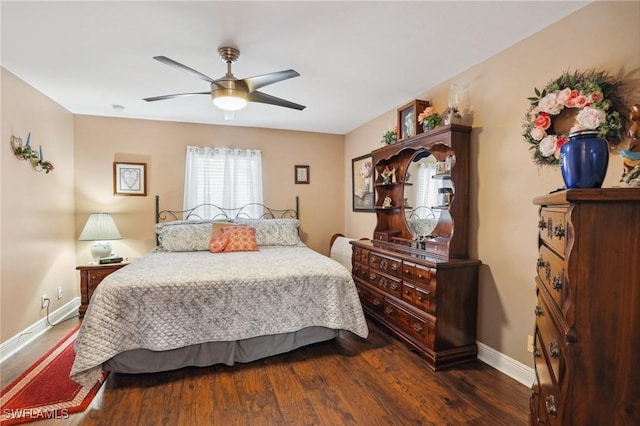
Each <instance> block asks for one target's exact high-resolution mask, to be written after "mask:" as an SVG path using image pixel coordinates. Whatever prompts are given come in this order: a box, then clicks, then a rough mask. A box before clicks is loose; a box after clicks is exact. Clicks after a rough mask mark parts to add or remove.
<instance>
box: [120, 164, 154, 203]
mask: <svg viewBox="0 0 640 426" xmlns="http://www.w3.org/2000/svg"><path fill="white" fill-rule="evenodd" d="M113 195H142V196H146V195H147V164H146V163H115V162H114V163H113Z"/></svg>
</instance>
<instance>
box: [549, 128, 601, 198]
mask: <svg viewBox="0 0 640 426" xmlns="http://www.w3.org/2000/svg"><path fill="white" fill-rule="evenodd" d="M608 164H609V146H608V144H607V141H606V140H604V139H602V138H601V137H599V136H598V131H597V130H582V131H579V132H575V133H571V134H570V135H569V140H568V141H567V142H566V143H565V144H564V145H562V148H560V171H561V172H562V178H563V179H564V183H565V186H566V187H567V188H568V189H570V188H600V187H601V186H602V182H603V181H604V176H605V175H606V174H607V165H608Z"/></svg>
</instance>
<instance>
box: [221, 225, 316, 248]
mask: <svg viewBox="0 0 640 426" xmlns="http://www.w3.org/2000/svg"><path fill="white" fill-rule="evenodd" d="M234 223H241V224H245V225H247V226H251V227H253V228H255V230H256V241H257V243H258V246H300V247H304V243H303V242H302V241H301V240H300V236H299V235H298V227H299V226H300V221H299V220H298V219H235V220H234Z"/></svg>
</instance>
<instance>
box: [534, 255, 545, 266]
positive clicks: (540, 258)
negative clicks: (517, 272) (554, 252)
mask: <svg viewBox="0 0 640 426" xmlns="http://www.w3.org/2000/svg"><path fill="white" fill-rule="evenodd" d="M536 265H537V266H538V269H540V268H542V267H543V266H544V265H545V261H544V259H543V258H542V256H540V257H539V258H538V262H537V263H536Z"/></svg>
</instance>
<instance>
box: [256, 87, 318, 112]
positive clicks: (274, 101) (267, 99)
mask: <svg viewBox="0 0 640 426" xmlns="http://www.w3.org/2000/svg"><path fill="white" fill-rule="evenodd" d="M247 98H248V100H249V102H260V103H263V104H270V105H276V106H281V107H285V108H292V109H297V110H300V111H302V110H303V109H305V108H306V107H305V106H304V105H300V104H296V103H293V102H290V101H286V100H284V99H280V98H276V97H275V96H271V95H267V94H266V93H262V92H257V91H256V92H251V93H249V95H248V96H247Z"/></svg>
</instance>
